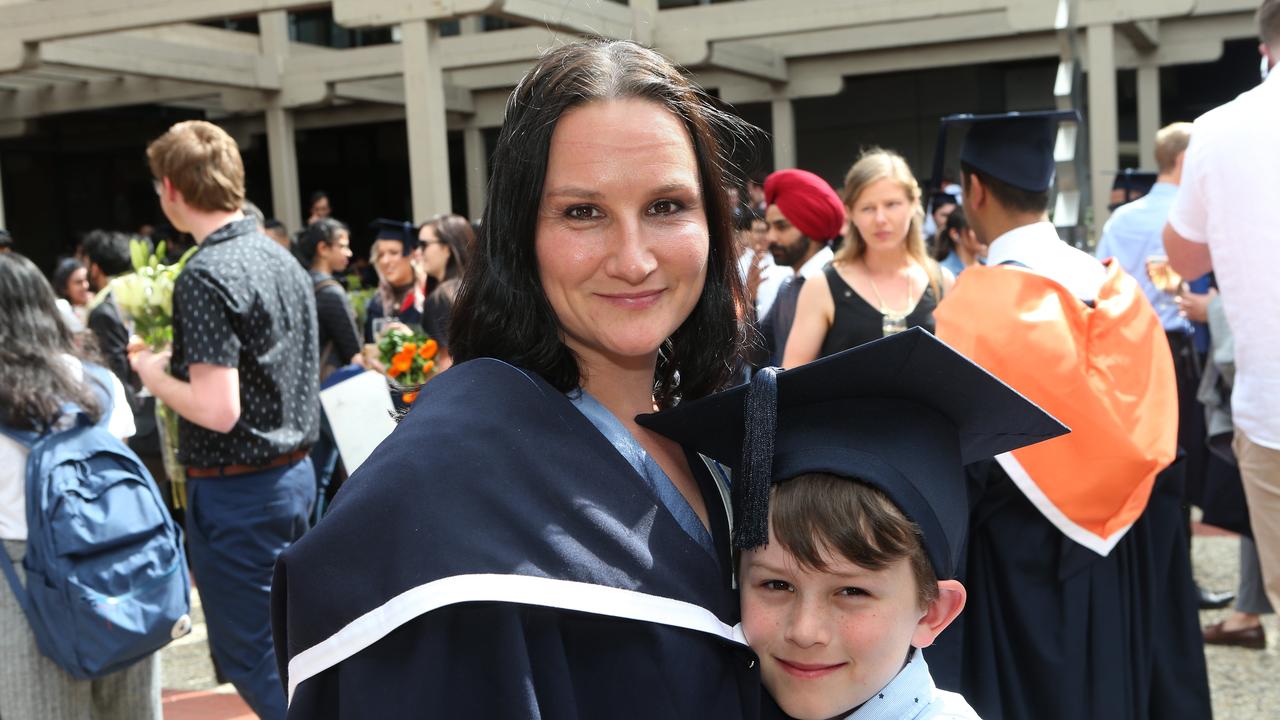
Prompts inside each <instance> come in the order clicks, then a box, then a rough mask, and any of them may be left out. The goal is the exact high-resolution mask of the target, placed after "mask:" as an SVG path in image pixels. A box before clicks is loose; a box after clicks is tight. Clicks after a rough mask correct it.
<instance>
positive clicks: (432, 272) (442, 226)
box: [418, 215, 476, 295]
mask: <svg viewBox="0 0 1280 720" xmlns="http://www.w3.org/2000/svg"><path fill="white" fill-rule="evenodd" d="M418 239H419V240H421V241H422V270H423V272H424V273H425V274H426V276H427V294H428V295H430V294H431V293H432V292H434V291H435V289H436V287H437V286H439V285H440V283H442V282H444V281H445V280H451V279H453V278H460V277H462V271H463V270H464V269H465V268H466V267H467V257H468V256H469V255H470V254H471V247H472V246H473V245H475V242H476V236H475V233H474V232H473V231H472V230H471V222H470V221H469V220H467V219H466V218H464V217H462V216H461V215H440V216H438V217H434V218H432V219H430V220H428V221H426V222H425V223H423V224H422V227H421V228H419V229H418Z"/></svg>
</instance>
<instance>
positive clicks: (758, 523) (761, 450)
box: [733, 367, 778, 550]
mask: <svg viewBox="0 0 1280 720" xmlns="http://www.w3.org/2000/svg"><path fill="white" fill-rule="evenodd" d="M745 420H746V432H745V434H744V436H743V442H742V472H741V476H740V477H738V478H737V479H736V481H735V482H734V484H733V494H734V498H733V506H734V508H735V510H736V515H737V517H736V518H735V521H734V529H735V533H734V538H733V544H734V547H737V548H738V549H739V550H750V549H752V548H757V547H760V546H761V545H767V544H768V543H769V486H770V483H771V482H772V481H773V442H774V433H775V431H776V430H777V426H778V369H777V368H771V367H767V368H763V369H761V370H760V371H759V372H757V373H756V374H755V377H753V378H752V379H751V388H750V389H749V390H748V391H747V402H746V418H745Z"/></svg>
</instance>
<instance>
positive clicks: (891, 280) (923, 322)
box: [782, 148, 955, 367]
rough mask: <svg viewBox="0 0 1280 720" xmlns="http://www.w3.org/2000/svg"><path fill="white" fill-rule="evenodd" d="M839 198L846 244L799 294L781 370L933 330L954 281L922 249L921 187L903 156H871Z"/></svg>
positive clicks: (875, 151)
mask: <svg viewBox="0 0 1280 720" xmlns="http://www.w3.org/2000/svg"><path fill="white" fill-rule="evenodd" d="M840 195H841V199H842V200H843V201H844V204H845V209H846V210H847V211H848V215H849V222H850V228H849V239H848V240H847V241H846V242H845V244H844V245H843V246H842V247H841V248H840V250H839V252H837V253H836V256H835V259H834V260H833V261H832V262H831V264H830V265H828V266H827V267H826V268H824V270H823V273H822V275H821V277H820V278H819V277H815V278H813V280H812V281H811V282H807V283H805V285H804V289H803V290H801V291H800V299H799V301H798V303H797V306H796V320H795V324H794V325H793V326H792V328H791V335H790V336H788V338H787V347H786V353H785V354H784V356H783V363H782V364H783V366H784V367H796V366H798V365H803V364H804V363H807V362H810V361H812V360H816V359H817V358H820V357H825V356H827V355H831V354H833V353H837V352H839V351H841V350H845V349H848V348H851V347H854V346H856V345H861V344H863V343H865V342H870V341H871V340H875V339H876V338H880V337H884V336H885V335H891V334H893V333H896V332H900V331H902V330H906V329H907V328H909V327H915V326H920V327H922V328H924V329H926V330H928V331H930V332H933V309H934V308H935V307H936V306H937V304H938V301H939V300H940V299H941V298H942V296H943V294H944V293H946V292H947V291H948V290H950V289H951V284H952V283H954V282H955V276H954V275H952V274H951V272H950V271H948V270H946V269H944V268H942V267H939V265H938V263H936V262H935V261H934V260H933V259H932V258H930V257H929V255H928V253H927V252H926V251H925V247H924V237H923V234H922V232H921V225H922V223H923V218H924V213H923V210H922V209H921V207H920V184H919V183H917V182H916V179H915V176H914V175H912V174H911V168H909V167H908V166H907V161H906V160H904V159H903V158H902V156H901V155H899V154H897V153H895V152H893V151H890V150H881V149H879V148H876V149H872V150H868V151H866V152H865V153H863V154H862V157H860V158H858V161H857V162H856V163H854V165H853V167H852V168H850V169H849V173H848V175H846V176H845V181H844V189H843V190H842V191H841V194H840Z"/></svg>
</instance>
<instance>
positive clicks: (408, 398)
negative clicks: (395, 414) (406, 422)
mask: <svg viewBox="0 0 1280 720" xmlns="http://www.w3.org/2000/svg"><path fill="white" fill-rule="evenodd" d="M400 399H401V400H404V401H405V403H406V404H408V405H412V404H413V401H414V400H417V399H418V391H417V390H414V391H413V392H407V393H405V394H404V395H401V396H400Z"/></svg>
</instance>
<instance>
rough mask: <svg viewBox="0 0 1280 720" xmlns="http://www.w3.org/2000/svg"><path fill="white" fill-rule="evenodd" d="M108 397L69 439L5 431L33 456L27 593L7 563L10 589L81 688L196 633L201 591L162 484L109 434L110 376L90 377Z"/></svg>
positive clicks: (96, 372) (80, 415) (42, 642)
mask: <svg viewBox="0 0 1280 720" xmlns="http://www.w3.org/2000/svg"><path fill="white" fill-rule="evenodd" d="M84 367H85V375H86V379H87V378H88V377H89V376H92V377H93V378H94V379H95V380H96V381H97V383H98V384H99V385H102V386H103V387H104V388H106V389H107V390H106V392H105V393H104V394H105V396H106V403H105V408H106V409H105V410H104V412H103V414H102V417H103V421H102V422H100V423H99V424H97V425H95V424H93V422H92V421H91V420H90V419H89V416H88V415H86V414H85V413H84V411H83V410H81V409H80V408H78V407H76V406H74V405H68V406H67V407H66V408H65V412H68V413H71V414H73V415H74V417H75V422H74V424H73V425H72V427H70V428H69V429H66V430H57V431H47V432H44V433H35V432H29V431H21V430H15V429H13V428H9V427H7V426H4V425H2V424H0V433H4V434H5V435H7V436H9V437H11V438H13V439H14V440H16V441H17V442H20V443H22V444H23V445H25V446H27V447H28V448H30V449H31V455H30V456H29V457H28V459H27V484H26V494H27V554H26V557H25V558H24V559H23V561H22V565H23V568H25V569H26V573H27V586H26V588H25V590H24V588H23V587H22V584H21V583H20V582H19V580H18V575H17V573H16V572H15V570H14V567H13V563H12V562H11V561H10V560H9V556H8V554H7V553H5V552H0V558H3V560H0V563H3V565H4V571H5V574H6V575H7V576H8V578H9V584H10V585H11V586H12V587H13V592H14V594H15V595H16V596H17V598H18V602H19V604H21V606H22V610H23V612H25V613H26V616H27V620H28V621H29V622H30V624H31V629H32V631H33V632H34V633H35V636H36V642H37V644H38V645H39V647H40V651H41V652H43V653H44V654H45V655H47V656H48V657H49V658H50V659H51V660H53V661H54V662H55V663H57V664H58V665H59V666H60V667H62V669H63V670H66V671H67V672H68V673H70V674H71V675H72V676H74V677H77V678H80V679H91V678H97V677H102V676H103V675H106V674H108V673H111V672H114V671H116V670H120V669H122V668H125V667H127V666H129V665H131V664H133V663H135V662H137V661H138V660H141V659H142V658H144V657H146V656H147V655H150V654H151V653H153V652H155V651H156V650H158V649H160V648H161V647H163V646H164V645H166V644H168V643H169V641H170V640H172V639H174V638H177V637H180V636H182V635H185V634H186V633H188V632H190V630H191V618H190V616H189V615H188V613H189V612H190V601H191V585H190V580H189V578H188V576H187V561H186V556H185V554H184V553H183V550H182V533H181V531H180V530H179V529H178V526H177V525H176V524H174V522H173V520H172V518H170V516H169V512H168V510H167V509H166V508H165V505H164V502H163V501H162V500H161V498H160V490H159V488H157V487H156V483H155V480H153V479H152V477H151V473H149V472H147V469H146V468H145V467H144V466H143V465H142V461H141V460H139V459H138V456H137V455H135V454H134V452H133V451H132V450H130V449H129V448H128V447H127V446H126V445H125V444H124V443H123V442H121V441H120V440H119V439H117V438H116V437H115V436H114V435H112V434H111V433H109V432H108V431H107V429H106V427H105V425H106V418H108V417H110V415H111V391H110V388H111V386H112V384H111V376H110V374H109V373H108V371H107V370H105V369H104V368H101V367H95V366H90V365H88V364H86V365H85V366H84Z"/></svg>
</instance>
